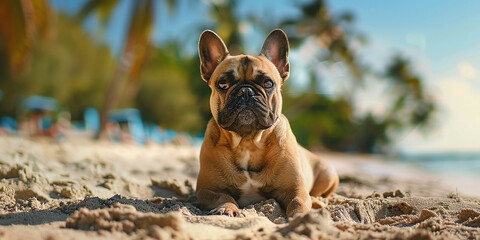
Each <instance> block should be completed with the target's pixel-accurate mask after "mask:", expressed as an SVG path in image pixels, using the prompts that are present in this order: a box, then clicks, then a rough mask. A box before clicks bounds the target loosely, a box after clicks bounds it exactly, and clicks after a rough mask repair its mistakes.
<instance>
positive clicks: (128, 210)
mask: <svg viewBox="0 0 480 240" xmlns="http://www.w3.org/2000/svg"><path fill="white" fill-rule="evenodd" d="M198 153H199V149H198V147H191V146H180V145H170V144H167V145H159V144H152V145H148V146H145V147H142V146H135V145H125V144H115V143H110V142H102V141H100V142H94V141H89V140H86V139H84V140H76V141H71V140H70V141H65V142H62V143H53V142H52V141H51V140H50V139H42V138H36V139H25V138H18V137H0V239H87V238H88V239H456V238H457V239H480V200H479V198H478V190H475V189H472V191H463V192H458V190H456V189H453V188H451V187H449V185H448V184H444V183H443V182H441V180H439V178H438V177H436V176H434V175H431V174H428V173H424V172H422V171H420V170H418V169H414V168H411V167H409V166H405V165H398V164H397V163H393V162H391V161H389V160H385V159H382V158H379V157H374V156H358V155H345V154H334V153H322V154H321V155H322V156H323V157H324V158H327V159H329V160H330V161H332V162H333V163H334V164H335V166H336V167H337V169H338V172H339V174H340V178H341V183H340V186H339V189H338V191H337V193H336V194H335V195H334V196H332V197H330V198H326V199H324V198H315V199H314V204H313V205H314V208H315V209H313V210H312V211H311V212H310V213H308V214H305V215H300V216H296V217H295V218H291V219H287V218H286V216H285V213H284V211H283V210H282V208H281V207H280V205H279V204H278V203H277V202H276V201H274V200H272V199H270V200H266V201H263V202H261V203H257V204H254V205H251V206H248V207H246V208H244V212H245V215H246V217H238V218H233V217H227V216H213V215H208V211H205V210H204V209H201V208H200V207H199V205H198V202H197V201H196V198H195V194H194V186H195V180H196V174H197V172H198V167H199V166H198V157H197V156H198ZM476 180H478V179H475V180H473V179H472V181H476Z"/></svg>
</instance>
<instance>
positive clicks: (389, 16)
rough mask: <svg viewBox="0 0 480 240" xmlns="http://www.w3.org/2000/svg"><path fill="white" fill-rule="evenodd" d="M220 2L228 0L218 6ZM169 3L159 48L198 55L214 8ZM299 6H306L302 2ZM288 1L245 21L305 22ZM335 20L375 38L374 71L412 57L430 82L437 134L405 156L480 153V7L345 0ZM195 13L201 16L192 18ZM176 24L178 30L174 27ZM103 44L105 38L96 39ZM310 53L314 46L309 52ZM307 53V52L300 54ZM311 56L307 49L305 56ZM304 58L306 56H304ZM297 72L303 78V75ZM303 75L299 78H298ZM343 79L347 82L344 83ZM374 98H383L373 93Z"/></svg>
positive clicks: (375, 104) (255, 8)
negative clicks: (174, 41) (173, 7)
mask: <svg viewBox="0 0 480 240" xmlns="http://www.w3.org/2000/svg"><path fill="white" fill-rule="evenodd" d="M217 1H220V0H217ZM85 2H86V0H75V1H64V0H51V3H52V5H53V6H54V8H56V9H57V10H60V11H63V12H66V13H68V14H75V13H76V12H78V10H79V9H80V7H81V6H82V5H83V4H84V3H85ZM164 2H165V1H156V2H155V3H156V4H155V8H156V11H157V12H158V13H159V14H156V18H155V22H156V23H157V24H156V27H155V30H154V34H153V41H154V42H155V43H161V42H162V41H166V40H167V39H169V38H170V39H171V38H176V37H179V36H180V35H185V34H186V36H187V37H186V39H187V41H186V43H185V46H186V47H185V49H186V50H185V51H186V52H190V53H191V52H194V51H195V50H196V42H197V39H198V35H199V32H198V33H197V32H193V31H188V30H189V29H192V26H196V28H198V29H201V28H202V27H203V28H209V27H211V26H213V24H212V21H211V19H209V18H208V17H207V16H208V7H207V6H208V4H210V3H209V2H208V1H206V0H204V1H193V0H186V1H180V5H179V6H177V8H178V11H177V12H176V13H175V14H171V13H169V12H168V11H167V10H166V7H165V5H164ZM296 2H305V0H302V1H296ZM131 4H132V1H128V0H123V1H121V4H120V6H119V7H118V8H117V9H116V10H115V12H114V15H113V21H112V24H109V26H108V27H107V30H106V34H105V39H101V40H102V41H105V42H107V43H108V44H109V46H110V47H111V49H112V50H113V52H114V53H115V54H118V53H119V52H120V51H121V49H122V46H123V38H122V36H124V35H125V32H126V28H127V27H126V25H127V20H128V9H129V6H130V5H131ZM294 4H295V2H293V1H288V0H276V1H273V0H272V1H258V0H243V1H239V4H238V8H237V14H239V15H240V16H245V15H247V14H248V13H251V12H254V13H255V14H256V15H257V16H261V17H265V18H268V19H269V21H270V22H271V25H272V26H275V24H276V23H278V22H279V20H280V19H281V18H285V17H295V16H298V14H299V12H298V10H296V9H295V8H294V7H293V5H294ZM327 4H328V6H329V8H330V11H331V12H332V13H333V14H334V15H335V14H339V13H342V12H345V11H348V12H351V13H353V15H354V17H355V20H354V25H353V26H354V28H355V30H356V31H357V32H361V33H362V34H363V35H365V36H366V37H367V40H368V41H367V44H366V45H365V46H363V47H361V48H360V49H359V54H360V57H361V59H362V60H363V61H365V62H366V63H368V64H369V65H370V66H373V67H374V68H378V69H382V68H383V67H384V66H385V65H386V64H388V62H387V60H388V59H391V56H393V55H395V54H398V53H400V54H401V55H403V56H406V57H408V58H409V59H410V60H411V62H412V64H413V67H414V69H415V70H416V72H417V73H419V74H420V76H422V77H423V78H424V79H425V80H426V82H425V83H426V86H427V89H428V91H429V92H430V93H431V95H432V96H433V98H434V99H435V100H436V101H437V103H438V105H439V112H438V114H437V115H436V117H435V119H436V124H435V127H434V128H433V129H432V130H430V131H429V134H428V135H427V136H424V134H423V133H422V132H421V131H420V130H418V129H413V130H409V131H406V132H404V133H402V134H401V135H400V136H399V138H398V139H399V140H398V141H397V142H396V146H397V147H398V149H399V150H400V151H404V152H438V151H444V152H458V151H472V152H473V151H475V152H479V151H480V140H479V138H480V72H479V70H480V27H478V25H479V23H480V14H478V9H480V1H473V0H466V1H462V2H461V3H459V2H457V1H448V0H422V1H416V0H405V1H384V0H363V1H358V0H341V1H327ZM191 9H195V12H194V13H192V11H191ZM172 23H174V24H172ZM84 27H85V29H87V31H90V32H95V29H97V28H98V24H97V22H96V21H95V18H94V17H90V18H88V19H87V20H86V21H85V23H84ZM241 29H242V31H243V33H242V34H244V35H245V36H244V37H246V38H249V39H252V41H248V43H251V45H248V46H247V47H246V48H247V53H249V54H253V53H255V52H256V51H258V49H259V48H260V46H257V45H261V41H263V39H262V37H261V36H260V37H259V36H256V35H255V34H253V32H254V31H252V30H251V29H250V28H249V26H248V25H245V26H242V28H241ZM95 36H96V37H98V36H97V35H95ZM306 49H307V51H308V46H306ZM299 51H301V50H299ZM304 51H305V49H304ZM299 56H301V54H299V53H295V52H294V53H292V54H291V60H290V61H291V62H293V63H296V64H297V67H295V65H294V64H292V66H293V67H292V74H294V73H295V74H297V75H298V76H299V77H297V79H299V81H301V79H302V72H305V71H302V70H301V68H300V67H301V66H302V64H306V62H307V61H308V58H305V57H299ZM302 56H303V55H302ZM295 70H296V71H295ZM294 71H295V72H294ZM337 77H341V76H337ZM329 81H330V83H327V85H328V86H327V88H331V89H335V88H342V86H339V85H341V84H342V83H341V81H336V80H335V79H331V80H329ZM366 88H367V89H364V90H363V91H364V92H365V94H364V95H363V96H362V95H361V96H360V97H359V99H357V102H356V105H357V107H358V108H359V109H362V110H363V111H373V112H381V111H382V110H384V109H386V107H387V106H385V104H384V102H382V101H378V99H379V97H380V95H381V94H382V91H383V90H384V89H382V86H379V85H377V84H376V83H375V82H372V83H371V84H367V86H366ZM372 92H374V93H377V94H372Z"/></svg>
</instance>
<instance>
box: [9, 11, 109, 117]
mask: <svg viewBox="0 0 480 240" xmlns="http://www.w3.org/2000/svg"><path fill="white" fill-rule="evenodd" d="M54 24H55V29H56V30H55V36H54V37H53V39H52V40H51V41H43V40H39V41H38V43H37V44H36V46H35V47H34V49H33V58H32V60H31V64H30V66H29V69H27V70H26V71H25V73H24V74H22V75H20V76H13V75H12V74H10V73H9V71H8V70H7V71H1V73H0V74H1V78H2V81H1V82H0V89H2V90H3V91H4V93H5V98H4V100H3V101H2V104H1V105H0V111H1V114H2V115H14V113H15V111H16V107H17V106H18V104H19V101H20V100H21V96H25V95H31V94H36V95H44V96H49V97H53V98H56V99H57V100H58V101H59V102H60V104H61V106H62V107H64V108H66V109H69V111H70V112H71V114H72V117H73V119H76V120H78V119H82V118H83V111H84V109H85V108H86V107H88V106H95V107H98V106H99V104H100V102H101V99H102V95H103V92H104V90H105V87H106V79H108V77H109V76H110V75H111V74H112V72H113V68H114V66H115V65H114V60H113V58H112V57H111V54H110V51H109V49H108V47H106V46H99V45H98V44H96V43H95V42H94V41H93V40H92V39H91V37H90V36H88V35H87V34H86V33H85V32H84V30H83V29H82V27H81V26H80V25H78V24H77V23H75V22H74V21H72V20H71V19H70V18H69V17H67V16H65V15H61V14H57V16H56V18H55V22H54ZM0 65H1V66H0V68H3V69H6V66H5V65H4V64H3V63H2V64H0Z"/></svg>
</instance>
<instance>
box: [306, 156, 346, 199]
mask: <svg viewBox="0 0 480 240" xmlns="http://www.w3.org/2000/svg"><path fill="white" fill-rule="evenodd" d="M317 164H318V165H317V167H316V168H314V179H315V180H314V182H313V187H312V190H311V191H310V196H322V197H329V196H331V195H332V194H333V193H334V192H335V190H337V187H338V183H339V179H338V174H337V171H336V170H335V168H334V167H333V166H332V165H331V164H330V163H328V162H326V161H325V160H320V161H319V162H318V163H317Z"/></svg>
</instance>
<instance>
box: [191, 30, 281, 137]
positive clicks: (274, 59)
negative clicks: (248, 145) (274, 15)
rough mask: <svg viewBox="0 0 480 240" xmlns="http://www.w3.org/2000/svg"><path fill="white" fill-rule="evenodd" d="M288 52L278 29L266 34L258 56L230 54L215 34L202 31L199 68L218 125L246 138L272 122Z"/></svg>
mask: <svg viewBox="0 0 480 240" xmlns="http://www.w3.org/2000/svg"><path fill="white" fill-rule="evenodd" d="M288 51H289V45H288V40H287V36H286V35H285V33H284V32H283V31H282V30H279V29H277V30H274V31H272V32H271V33H270V34H269V36H268V37H267V39H266V40H265V43H264V45H263V48H262V51H261V53H260V55H259V56H251V55H237V56H231V55H230V54H229V53H228V50H227V48H226V46H225V44H224V43H223V41H222V39H220V37H218V35H217V34H215V33H214V32H212V31H209V30H207V31H205V32H203V33H202V35H201V36H200V41H199V55H200V61H201V67H200V69H201V73H202V78H203V79H204V80H205V81H206V82H207V83H208V85H209V86H210V88H211V89H212V95H211V96H210V109H211V111H212V114H213V117H214V119H215V121H217V123H218V125H220V127H222V128H223V129H225V130H228V131H232V132H235V133H237V134H238V135H239V136H241V137H243V138H247V137H253V136H254V135H255V134H256V133H257V132H258V131H259V130H263V129H267V128H269V127H271V126H272V125H273V124H274V123H275V121H276V120H277V119H278V117H279V115H280V114H281V108H282V96H281V93H280V88H281V86H282V85H283V82H284V81H285V80H286V79H287V78H288V75H289V63H288Z"/></svg>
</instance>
